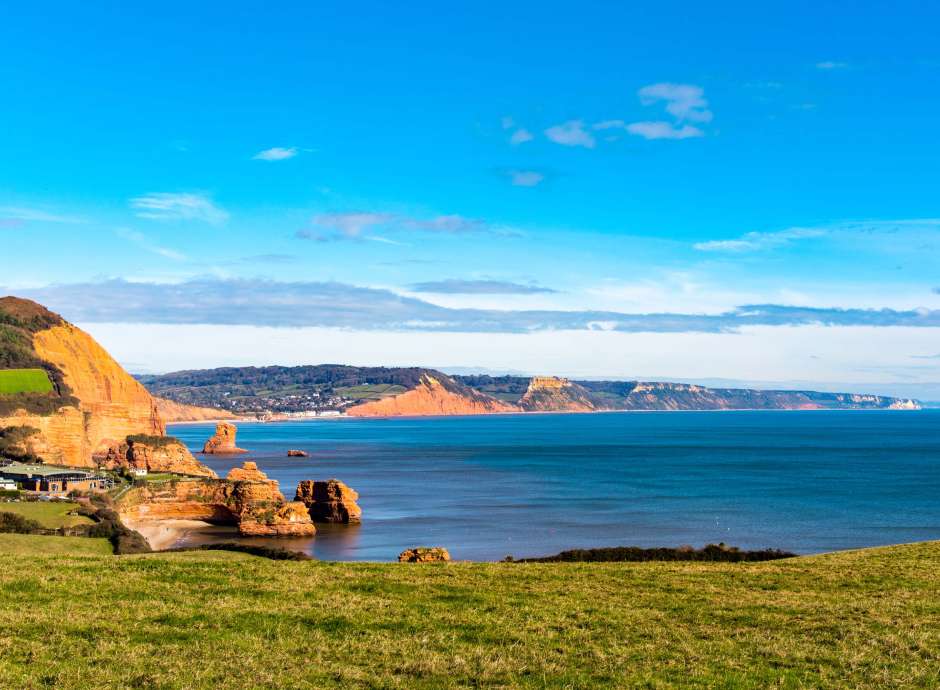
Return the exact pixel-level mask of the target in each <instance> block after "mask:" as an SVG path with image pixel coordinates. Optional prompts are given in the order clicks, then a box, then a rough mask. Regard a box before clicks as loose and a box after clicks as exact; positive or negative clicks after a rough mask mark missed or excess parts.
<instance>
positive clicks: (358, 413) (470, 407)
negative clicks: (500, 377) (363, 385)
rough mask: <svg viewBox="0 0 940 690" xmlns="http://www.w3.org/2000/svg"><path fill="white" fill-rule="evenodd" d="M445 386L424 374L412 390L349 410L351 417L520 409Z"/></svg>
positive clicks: (470, 392) (472, 391) (474, 392)
mask: <svg viewBox="0 0 940 690" xmlns="http://www.w3.org/2000/svg"><path fill="white" fill-rule="evenodd" d="M447 384H448V385H445V384H444V383H442V382H441V381H438V380H437V379H436V378H434V377H433V376H430V375H427V374H425V375H424V376H423V377H422V378H421V382H420V383H419V384H418V385H417V386H416V387H415V388H413V389H411V390H410V391H407V392H405V393H401V394H400V395H395V396H392V397H390V398H383V399H382V400H374V401H371V402H367V403H363V404H362V405H356V406H355V407H351V408H349V409H348V410H347V414H349V415H350V416H352V417H409V416H416V417H417V416H428V415H468V414H492V413H494V412H518V410H519V408H517V407H515V406H513V405H510V404H508V403H504V402H503V401H501V400H497V399H496V398H492V397H490V396H488V395H483V394H482V393H479V392H477V391H474V390H472V389H470V388H467V387H465V386H458V385H456V384H454V382H453V381H451V380H447Z"/></svg>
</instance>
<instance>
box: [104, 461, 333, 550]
mask: <svg viewBox="0 0 940 690" xmlns="http://www.w3.org/2000/svg"><path fill="white" fill-rule="evenodd" d="M237 469H240V470H242V471H241V472H234V470H233V471H232V472H230V473H229V476H228V477H227V478H225V479H215V480H212V479H204V480H179V481H171V482H149V483H148V484H147V486H144V487H137V488H134V489H132V490H131V491H129V492H128V493H127V494H126V495H125V496H124V497H123V498H122V499H121V502H120V506H119V508H120V512H121V514H122V515H123V516H126V517H127V518H128V519H130V520H133V521H150V520H162V519H189V520H203V521H205V522H209V523H212V524H219V525H236V526H238V530H239V533H240V534H242V535H245V536H265V537H308V536H312V535H314V534H315V533H316V527H315V526H314V524H313V521H312V520H311V519H310V514H309V512H308V511H307V506H306V505H304V504H303V503H300V502H287V501H285V500H284V495H283V494H282V493H281V492H280V490H279V489H278V486H277V482H276V481H273V480H271V479H268V478H267V476H266V475H265V474H264V473H263V472H261V471H260V470H259V469H258V467H257V465H255V463H245V466H243V467H241V468H237ZM233 472H234V474H233Z"/></svg>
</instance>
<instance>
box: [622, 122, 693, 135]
mask: <svg viewBox="0 0 940 690" xmlns="http://www.w3.org/2000/svg"><path fill="white" fill-rule="evenodd" d="M625 129H626V130H627V131H628V132H630V134H636V135H637V136H641V137H643V138H644V139H690V138H692V137H703V136H705V132H703V131H702V130H700V129H699V128H698V127H693V126H692V125H682V126H681V127H679V126H676V125H673V124H672V123H670V122H663V121H662V120H659V121H656V122H632V123H630V124H629V125H627V126H626V127H625Z"/></svg>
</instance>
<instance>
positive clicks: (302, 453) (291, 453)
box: [287, 450, 310, 458]
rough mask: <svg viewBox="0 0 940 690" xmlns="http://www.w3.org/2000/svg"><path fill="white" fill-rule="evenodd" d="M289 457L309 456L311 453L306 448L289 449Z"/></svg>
mask: <svg viewBox="0 0 940 690" xmlns="http://www.w3.org/2000/svg"><path fill="white" fill-rule="evenodd" d="M287 457H289V458H309V457H310V453H308V452H307V451H305V450H289V451H287Z"/></svg>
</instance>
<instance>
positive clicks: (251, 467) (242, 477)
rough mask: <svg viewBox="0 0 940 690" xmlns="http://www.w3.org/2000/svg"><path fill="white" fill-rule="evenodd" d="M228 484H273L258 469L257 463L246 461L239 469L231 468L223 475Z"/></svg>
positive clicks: (271, 480)
mask: <svg viewBox="0 0 940 690" xmlns="http://www.w3.org/2000/svg"><path fill="white" fill-rule="evenodd" d="M225 478H226V479H228V480H229V481H230V482H269V481H270V482H273V481H274V480H273V479H268V475H266V474H265V473H264V472H262V471H261V470H259V469H258V465H257V463H254V462H251V461H250V460H246V461H245V462H243V463H242V466H241V467H233V468H232V469H230V470H229V471H228V474H227V475H225ZM275 483H276V482H275Z"/></svg>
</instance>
